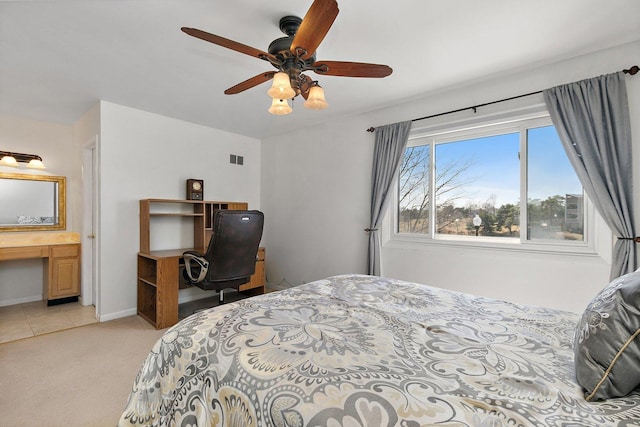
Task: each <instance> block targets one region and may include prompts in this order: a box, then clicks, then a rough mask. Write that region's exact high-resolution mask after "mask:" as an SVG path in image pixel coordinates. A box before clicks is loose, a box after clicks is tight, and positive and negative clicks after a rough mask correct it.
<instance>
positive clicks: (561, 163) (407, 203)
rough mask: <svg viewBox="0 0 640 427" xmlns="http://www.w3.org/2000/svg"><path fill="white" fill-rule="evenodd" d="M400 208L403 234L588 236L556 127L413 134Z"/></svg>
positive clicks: (521, 126) (562, 238) (581, 199)
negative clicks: (457, 133)
mask: <svg viewBox="0 0 640 427" xmlns="http://www.w3.org/2000/svg"><path fill="white" fill-rule="evenodd" d="M534 123H535V122H534ZM521 177H524V179H521ZM523 195H524V197H523ZM522 199H524V200H526V203H525V204H523V203H522ZM432 206H435V209H432ZM397 209H398V211H397V232H398V233H411V234H421V235H427V236H430V237H435V238H437V237H441V236H450V237H456V236H484V237H492V238H500V239H511V240H512V241H513V240H519V241H534V240H541V241H545V240H552V241H581V242H582V241H584V225H585V224H584V218H585V215H584V197H583V191H582V186H581V185H580V182H579V181H578V178H577V176H576V174H575V172H574V170H573V168H572V166H571V164H570V163H569V160H568V158H567V156H566V153H565V152H564V149H563V147H562V144H561V142H560V139H559V138H558V135H557V133H556V130H555V128H554V126H553V125H542V126H541V125H539V124H536V125H531V124H528V123H527V122H526V121H523V122H522V123H520V124H519V125H518V126H511V127H510V128H509V129H504V128H501V129H496V130H495V131H491V130H490V129H487V128H486V127H484V128H482V130H481V131H470V132H465V133H464V134H463V135H461V136H458V137H452V136H451V135H446V134H440V135H439V136H424V137H419V138H415V139H413V140H412V141H410V144H409V146H408V147H407V148H406V150H405V153H404V158H403V162H402V165H401V169H400V173H399V180H398V206H397Z"/></svg>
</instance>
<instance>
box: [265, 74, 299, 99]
mask: <svg viewBox="0 0 640 427" xmlns="http://www.w3.org/2000/svg"><path fill="white" fill-rule="evenodd" d="M267 93H268V94H269V96H270V97H271V98H273V99H291V98H293V97H295V96H296V92H295V91H294V90H293V88H292V87H291V81H290V80H289V75H288V74H287V73H283V72H282V71H280V72H278V73H275V74H274V75H273V84H272V85H271V88H270V89H269V91H267Z"/></svg>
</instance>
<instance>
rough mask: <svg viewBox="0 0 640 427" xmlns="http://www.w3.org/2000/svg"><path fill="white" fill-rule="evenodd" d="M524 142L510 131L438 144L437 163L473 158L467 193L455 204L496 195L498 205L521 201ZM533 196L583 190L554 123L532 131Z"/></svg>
mask: <svg viewBox="0 0 640 427" xmlns="http://www.w3.org/2000/svg"><path fill="white" fill-rule="evenodd" d="M519 151H520V142H519V134H518V133H510V134H504V135H498V136H491V137H486V138H479V139H473V140H466V141H462V142H455V143H446V144H438V145H437V146H436V162H437V163H438V165H445V164H449V163H451V162H459V163H463V162H465V161H470V162H471V166H470V167H469V169H467V170H466V171H465V173H464V177H463V178H462V179H463V180H465V181H466V180H472V181H473V182H472V183H469V184H465V185H464V193H463V194H462V196H463V197H461V198H460V199H459V200H458V201H457V202H456V203H455V204H456V206H464V205H465V204H466V203H467V202H468V201H471V202H475V203H483V202H484V201H486V200H488V199H489V198H490V197H492V196H495V198H496V207H499V206H501V205H502V204H505V203H513V204H515V203H517V202H518V200H519V199H520V163H519V162H520V161H519V158H518V154H519ZM528 155H529V198H534V199H546V198H547V197H550V196H554V195H556V194H561V195H564V194H565V193H581V192H582V187H581V185H580V183H579V181H578V179H577V177H576V176H575V173H574V171H573V168H572V167H571V165H570V163H569V161H568V159H567V157H566V154H565V152H564V149H563V148H562V144H561V143H560V140H559V138H558V136H557V133H556V131H555V129H554V128H553V126H546V127H542V128H535V129H530V130H529V153H528Z"/></svg>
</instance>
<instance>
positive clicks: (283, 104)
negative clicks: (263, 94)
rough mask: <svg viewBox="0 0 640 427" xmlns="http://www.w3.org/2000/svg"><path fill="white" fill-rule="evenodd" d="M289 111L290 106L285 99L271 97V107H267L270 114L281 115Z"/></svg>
mask: <svg viewBox="0 0 640 427" xmlns="http://www.w3.org/2000/svg"><path fill="white" fill-rule="evenodd" d="M291 111H292V110H291V107H289V103H288V102H287V101H286V100H284V99H276V98H273V101H271V107H269V112H270V113H271V114H275V115H276V116H282V115H284V114H289V113H291Z"/></svg>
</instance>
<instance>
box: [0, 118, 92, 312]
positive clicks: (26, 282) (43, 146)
mask: <svg viewBox="0 0 640 427" xmlns="http://www.w3.org/2000/svg"><path fill="white" fill-rule="evenodd" d="M0 150H2V151H13V152H18V153H27V154H37V155H39V156H41V157H42V159H43V161H44V164H45V166H46V167H47V169H46V170H45V171H34V170H31V169H22V168H20V169H16V168H9V167H3V166H0V171H2V172H9V173H21V174H46V175H59V176H65V177H67V230H68V231H74V232H79V227H80V220H79V217H78V215H77V212H78V209H77V207H78V206H79V200H78V199H77V197H76V195H75V194H73V191H70V188H71V189H72V188H73V187H74V185H75V184H74V183H76V182H77V181H78V180H79V176H80V164H79V161H78V159H79V157H78V154H77V152H76V149H75V147H74V144H73V128H72V127H71V126H65V125H59V124H55V123H47V122H40V121H35V120H29V119H24V118H18V117H9V116H0ZM41 299H42V260H41V259H29V260H16V261H2V262H0V306H3V305H10V304H18V303H22V302H29V301H38V300H41Z"/></svg>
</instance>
